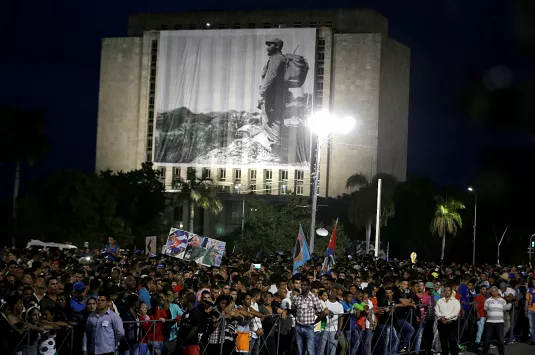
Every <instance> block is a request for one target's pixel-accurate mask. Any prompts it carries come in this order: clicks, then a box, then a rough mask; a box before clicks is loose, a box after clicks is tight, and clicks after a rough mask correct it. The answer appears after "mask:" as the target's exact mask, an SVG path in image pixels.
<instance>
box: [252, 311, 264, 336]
mask: <svg viewBox="0 0 535 355" xmlns="http://www.w3.org/2000/svg"><path fill="white" fill-rule="evenodd" d="M251 308H252V309H254V310H255V311H257V312H258V303H251ZM260 328H262V322H261V321H260V318H258V317H254V318H253V319H251V337H252V338H253V339H256V338H258V335H256V331H257V330H258V329H260Z"/></svg>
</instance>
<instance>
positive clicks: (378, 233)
mask: <svg viewBox="0 0 535 355" xmlns="http://www.w3.org/2000/svg"><path fill="white" fill-rule="evenodd" d="M382 184H383V180H382V179H378V181H377V217H376V218H375V257H376V258H377V257H379V245H380V240H379V239H380V238H381V187H382Z"/></svg>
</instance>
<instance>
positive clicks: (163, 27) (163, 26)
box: [160, 25, 169, 31]
mask: <svg viewBox="0 0 535 355" xmlns="http://www.w3.org/2000/svg"><path fill="white" fill-rule="evenodd" d="M168 28H169V27H168V26H167V25H161V26H160V30H164V31H165V30H166V29H168Z"/></svg>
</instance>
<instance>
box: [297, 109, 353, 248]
mask: <svg viewBox="0 0 535 355" xmlns="http://www.w3.org/2000/svg"><path fill="white" fill-rule="evenodd" d="M307 123H308V128H309V129H310V131H311V132H312V133H314V134H316V135H317V144H316V161H315V167H314V185H313V186H314V187H313V190H312V215H311V218H310V234H309V237H310V244H309V246H310V253H311V254H312V253H313V252H314V238H315V235H316V208H317V204H318V188H319V176H320V160H321V146H322V145H323V144H324V143H326V142H327V141H328V140H329V135H331V134H333V133H342V134H343V133H347V132H349V131H351V130H352V129H353V128H354V127H355V125H356V121H355V119H354V118H353V117H351V116H344V117H339V116H336V115H332V114H331V113H329V111H327V110H321V111H318V112H315V113H314V114H313V115H311V116H310V117H308V122H307Z"/></svg>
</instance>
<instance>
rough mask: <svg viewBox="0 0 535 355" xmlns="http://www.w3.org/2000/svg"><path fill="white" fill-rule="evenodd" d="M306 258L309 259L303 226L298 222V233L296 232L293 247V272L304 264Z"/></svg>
mask: <svg viewBox="0 0 535 355" xmlns="http://www.w3.org/2000/svg"><path fill="white" fill-rule="evenodd" d="M308 260H310V253H309V252H308V245H307V240H306V238H305V233H304V232H303V227H302V226H301V224H299V233H298V234H297V241H296V242H295V249H294V267H293V274H294V275H295V274H297V268H298V267H300V266H303V265H305V263H306V262H307V261H308Z"/></svg>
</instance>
